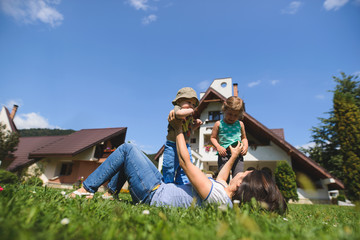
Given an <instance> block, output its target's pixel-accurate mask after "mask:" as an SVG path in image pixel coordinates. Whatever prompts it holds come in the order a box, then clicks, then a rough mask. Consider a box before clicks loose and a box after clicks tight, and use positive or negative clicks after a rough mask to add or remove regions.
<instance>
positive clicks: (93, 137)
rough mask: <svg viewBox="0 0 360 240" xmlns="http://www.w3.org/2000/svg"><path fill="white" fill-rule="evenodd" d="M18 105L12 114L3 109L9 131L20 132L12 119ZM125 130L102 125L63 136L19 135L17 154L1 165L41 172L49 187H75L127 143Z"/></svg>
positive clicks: (1, 113)
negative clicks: (75, 184)
mask: <svg viewBox="0 0 360 240" xmlns="http://www.w3.org/2000/svg"><path fill="white" fill-rule="evenodd" d="M17 108H18V107H17V106H16V105H15V106H14V109H13V111H12V113H11V114H10V113H9V111H8V109H7V108H6V107H3V108H2V110H1V112H0V120H1V123H3V124H5V125H6V126H7V129H8V130H9V131H10V132H14V131H17V129H16V126H15V124H14V122H13V119H14V116H15V114H16V111H17ZM126 131H127V128H126V127H119V128H99V129H82V130H80V131H77V132H74V133H72V134H69V135H63V136H39V137H20V138H19V144H18V146H17V150H16V151H15V152H14V153H13V155H14V157H13V158H12V159H7V160H6V161H4V162H3V163H1V168H5V169H6V170H8V171H11V172H20V171H24V170H26V171H28V172H29V173H30V174H34V173H40V178H41V179H42V180H43V182H44V184H45V185H47V186H51V187H61V188H72V186H73V184H74V183H76V182H78V181H79V180H80V179H81V178H83V179H86V178H87V177H88V176H89V175H90V174H91V173H92V172H93V171H94V170H95V169H96V168H97V167H98V166H99V165H100V164H101V163H102V162H104V161H105V159H106V158H107V157H108V156H109V155H110V154H111V153H112V152H113V151H114V150H115V149H116V148H117V147H118V146H120V145H121V144H123V143H124V142H125V137H126Z"/></svg>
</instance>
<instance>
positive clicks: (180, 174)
mask: <svg viewBox="0 0 360 240" xmlns="http://www.w3.org/2000/svg"><path fill="white" fill-rule="evenodd" d="M172 104H173V105H174V112H175V116H176V118H178V119H182V121H183V124H182V128H183V134H184V137H185V141H186V146H187V148H188V151H189V154H190V160H191V162H192V157H191V148H190V145H189V138H190V134H191V132H192V131H194V130H195V129H196V128H198V127H199V126H200V125H201V124H202V121H201V120H200V119H193V116H192V115H193V113H194V109H195V108H196V107H197V105H198V104H199V100H198V98H197V96H196V92H195V90H194V89H192V88H190V87H184V88H181V89H180V90H179V91H178V92H177V94H176V97H175V99H174V100H173V101H172ZM175 142H176V134H175V129H173V128H172V127H171V126H170V124H169V125H168V134H167V136H166V143H165V149H164V160H163V166H162V173H163V181H164V182H165V183H175V184H179V185H182V184H187V183H189V179H188V178H187V176H186V174H185V172H184V170H183V169H182V168H181V167H180V166H179V158H178V155H177V150H176V143H175Z"/></svg>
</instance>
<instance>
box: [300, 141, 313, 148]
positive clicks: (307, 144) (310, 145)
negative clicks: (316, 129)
mask: <svg viewBox="0 0 360 240" xmlns="http://www.w3.org/2000/svg"><path fill="white" fill-rule="evenodd" d="M311 147H315V143H314V142H310V143H306V144H304V145H301V146H295V148H297V149H300V148H304V149H309V148H311Z"/></svg>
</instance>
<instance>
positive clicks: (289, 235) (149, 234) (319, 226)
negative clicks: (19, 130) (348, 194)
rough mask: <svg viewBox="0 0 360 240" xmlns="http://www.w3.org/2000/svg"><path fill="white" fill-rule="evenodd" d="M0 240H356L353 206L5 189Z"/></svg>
mask: <svg viewBox="0 0 360 240" xmlns="http://www.w3.org/2000/svg"><path fill="white" fill-rule="evenodd" d="M2 187H3V188H4V190H3V191H1V192H0V208H1V209H0V239H1V240H7V239H14V240H23V239H46V240H51V239H76V240H82V239H197V240H198V239H206V240H210V239H276V240H281V239H302V240H305V239H316V240H320V239H329V240H335V239H344V240H345V239H346V240H350V239H357V240H359V239H360V211H359V208H358V207H340V206H334V205H297V204H292V205H290V206H289V212H288V213H287V215H285V216H279V215H276V214H269V213H264V212H261V211H254V210H250V209H249V208H247V207H244V208H237V207H236V208H234V209H223V208H219V207H216V206H208V207H206V208H199V207H197V208H189V209H183V208H156V207H150V206H148V205H132V204H131V202H130V196H129V194H122V195H121V196H120V198H121V201H110V200H103V199H102V198H100V194H99V195H98V194H96V195H95V198H94V199H92V200H87V199H65V198H64V196H63V195H62V194H61V191H62V190H58V189H50V188H42V187H33V186H26V185H5V186H2Z"/></svg>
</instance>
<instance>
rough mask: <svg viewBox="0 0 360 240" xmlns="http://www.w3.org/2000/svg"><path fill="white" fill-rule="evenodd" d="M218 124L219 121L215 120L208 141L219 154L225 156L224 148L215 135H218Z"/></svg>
mask: <svg viewBox="0 0 360 240" xmlns="http://www.w3.org/2000/svg"><path fill="white" fill-rule="evenodd" d="M219 126H220V121H217V122H216V123H215V124H214V127H213V129H212V132H211V136H210V141H211V143H212V145H214V147H215V148H216V150H217V151H218V152H219V154H220V156H223V157H225V156H226V149H225V148H224V147H222V146H220V144H219V142H218V140H217V137H218V133H219Z"/></svg>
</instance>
